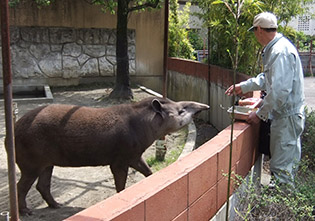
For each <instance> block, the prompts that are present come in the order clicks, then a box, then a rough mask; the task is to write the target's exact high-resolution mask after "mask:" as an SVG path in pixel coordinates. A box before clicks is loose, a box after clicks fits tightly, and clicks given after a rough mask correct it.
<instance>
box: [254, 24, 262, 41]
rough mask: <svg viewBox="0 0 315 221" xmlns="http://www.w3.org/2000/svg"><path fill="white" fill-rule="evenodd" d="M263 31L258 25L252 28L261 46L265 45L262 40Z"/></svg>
mask: <svg viewBox="0 0 315 221" xmlns="http://www.w3.org/2000/svg"><path fill="white" fill-rule="evenodd" d="M263 31H264V30H262V29H261V28H260V27H259V26H258V27H255V28H254V34H255V37H256V39H257V41H258V42H259V44H261V45H262V46H265V44H264V41H263Z"/></svg>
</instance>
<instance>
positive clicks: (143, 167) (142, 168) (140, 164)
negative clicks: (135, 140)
mask: <svg viewBox="0 0 315 221" xmlns="http://www.w3.org/2000/svg"><path fill="white" fill-rule="evenodd" d="M130 166H131V167H132V168H134V169H135V170H137V171H139V172H140V173H142V174H143V175H144V176H146V177H147V176H150V175H151V174H152V171H151V169H150V167H149V166H148V164H147V163H146V162H145V161H144V159H143V158H142V157H140V159H139V160H137V161H133V162H132V163H130Z"/></svg>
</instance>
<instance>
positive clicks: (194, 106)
mask: <svg viewBox="0 0 315 221" xmlns="http://www.w3.org/2000/svg"><path fill="white" fill-rule="evenodd" d="M187 109H189V110H190V111H191V112H192V114H193V115H196V114H198V113H200V112H201V111H205V110H209V109H210V106H209V105H207V104H202V103H198V102H190V103H189V105H188V106H187Z"/></svg>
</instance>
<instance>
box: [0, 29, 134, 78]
mask: <svg viewBox="0 0 315 221" xmlns="http://www.w3.org/2000/svg"><path fill="white" fill-rule="evenodd" d="M10 38H11V42H10V43H11V59H12V75H13V79H36V78H37V79H39V78H41V79H43V78H61V79H71V78H82V77H106V76H115V73H116V32H115V30H114V29H96V28H94V29H83V28H82V29H74V28H58V27H12V28H11V30H10ZM0 44H1V43H0ZM128 45H129V52H128V55H129V66H130V67H129V70H130V75H134V74H135V67H136V64H135V60H136V57H135V54H136V53H135V52H136V45H135V31H134V30H129V31H128ZM0 48H1V46H0ZM1 56H2V55H0V58H1V59H0V65H1V66H2V57H1ZM0 73H1V78H2V68H1V70H0Z"/></svg>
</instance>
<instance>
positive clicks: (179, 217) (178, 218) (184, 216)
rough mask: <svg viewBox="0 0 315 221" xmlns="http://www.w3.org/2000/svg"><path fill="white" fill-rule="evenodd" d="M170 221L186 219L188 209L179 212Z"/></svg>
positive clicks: (183, 220)
mask: <svg viewBox="0 0 315 221" xmlns="http://www.w3.org/2000/svg"><path fill="white" fill-rule="evenodd" d="M172 221H188V210H187V209H186V210H185V211H184V212H182V213H181V214H179V215H178V216H177V217H176V218H175V219H173V220H172Z"/></svg>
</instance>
